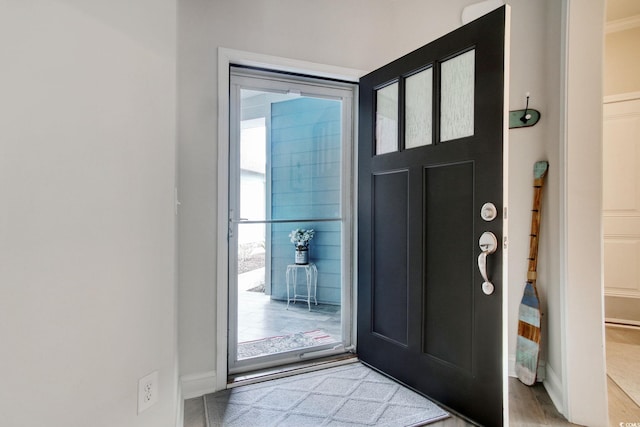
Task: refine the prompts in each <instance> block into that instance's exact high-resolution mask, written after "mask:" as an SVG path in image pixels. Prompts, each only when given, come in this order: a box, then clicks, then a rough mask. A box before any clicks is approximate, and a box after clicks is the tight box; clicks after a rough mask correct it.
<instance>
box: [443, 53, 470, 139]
mask: <svg viewBox="0 0 640 427" xmlns="http://www.w3.org/2000/svg"><path fill="white" fill-rule="evenodd" d="M475 58H476V52H475V50H470V51H468V52H465V53H463V54H461V55H458V56H456V57H454V58H451V59H449V60H447V61H445V62H443V63H442V64H441V66H440V70H441V77H440V85H441V86H440V89H441V92H440V141H450V140H452V139H458V138H464V137H466V136H472V135H473V125H474V117H473V105H474V89H475V88H474V80H475Z"/></svg>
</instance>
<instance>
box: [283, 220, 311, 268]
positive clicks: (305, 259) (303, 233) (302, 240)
mask: <svg viewBox="0 0 640 427" xmlns="http://www.w3.org/2000/svg"><path fill="white" fill-rule="evenodd" d="M314 235H315V231H314V230H313V229H309V230H305V229H304V228H296V229H295V230H293V231H291V233H289V239H290V240H291V243H293V245H294V246H295V248H296V257H295V260H296V264H301V265H305V264H309V243H310V242H311V239H313V236H314Z"/></svg>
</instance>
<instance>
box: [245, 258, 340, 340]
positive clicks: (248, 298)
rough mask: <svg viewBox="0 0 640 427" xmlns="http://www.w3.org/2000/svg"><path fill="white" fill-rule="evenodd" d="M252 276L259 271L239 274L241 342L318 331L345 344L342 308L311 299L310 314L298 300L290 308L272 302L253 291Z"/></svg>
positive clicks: (262, 294) (285, 304) (253, 281)
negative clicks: (341, 319)
mask: <svg viewBox="0 0 640 427" xmlns="http://www.w3.org/2000/svg"><path fill="white" fill-rule="evenodd" d="M250 273H253V277H256V276H258V277H259V276H260V273H259V272H253V271H252V272H249V273H244V274H241V275H239V276H241V277H239V280H238V342H246V341H253V340H258V339H261V338H269V337H276V336H283V335H290V334H294V333H297V332H308V331H313V330H318V329H319V330H322V331H324V332H325V333H326V334H327V335H330V336H331V337H332V338H334V339H335V340H336V341H337V342H341V341H342V328H341V325H340V318H341V313H340V306H338V305H329V304H318V305H315V304H314V303H313V300H312V302H311V311H309V307H308V305H307V302H306V301H300V300H298V301H297V302H296V303H295V304H293V303H290V304H289V308H288V309H287V302H286V301H278V300H272V299H271V297H270V296H269V295H265V294H264V292H255V291H251V290H250V289H252V288H254V287H255V285H256V281H255V280H253V279H252V276H251V274H250ZM262 277H264V273H263V274H262Z"/></svg>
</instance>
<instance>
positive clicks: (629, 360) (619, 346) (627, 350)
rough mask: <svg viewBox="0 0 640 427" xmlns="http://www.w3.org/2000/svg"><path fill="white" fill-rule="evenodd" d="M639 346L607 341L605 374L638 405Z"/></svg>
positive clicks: (639, 394) (639, 398) (639, 395)
mask: <svg viewBox="0 0 640 427" xmlns="http://www.w3.org/2000/svg"><path fill="white" fill-rule="evenodd" d="M638 361H640V346H639V345H633V344H624V343H619V342H615V341H607V375H609V378H611V379H612V380H613V381H614V382H615V383H616V384H618V386H619V387H620V388H621V389H622V390H623V391H624V392H625V393H626V394H627V396H629V397H630V398H631V399H632V400H633V401H634V402H635V403H636V405H638V406H640V362H638Z"/></svg>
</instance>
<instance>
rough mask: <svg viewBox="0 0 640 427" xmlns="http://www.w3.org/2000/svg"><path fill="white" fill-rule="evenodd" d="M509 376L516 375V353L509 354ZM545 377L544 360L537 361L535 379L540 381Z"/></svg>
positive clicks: (545, 367)
mask: <svg viewBox="0 0 640 427" xmlns="http://www.w3.org/2000/svg"><path fill="white" fill-rule="evenodd" d="M509 376H510V377H514V378H515V377H517V376H518V375H517V374H516V355H515V354H509ZM546 377H547V364H546V362H545V361H544V360H542V359H540V360H539V361H538V371H537V372H536V381H538V382H542V381H544V380H545V378H546Z"/></svg>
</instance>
